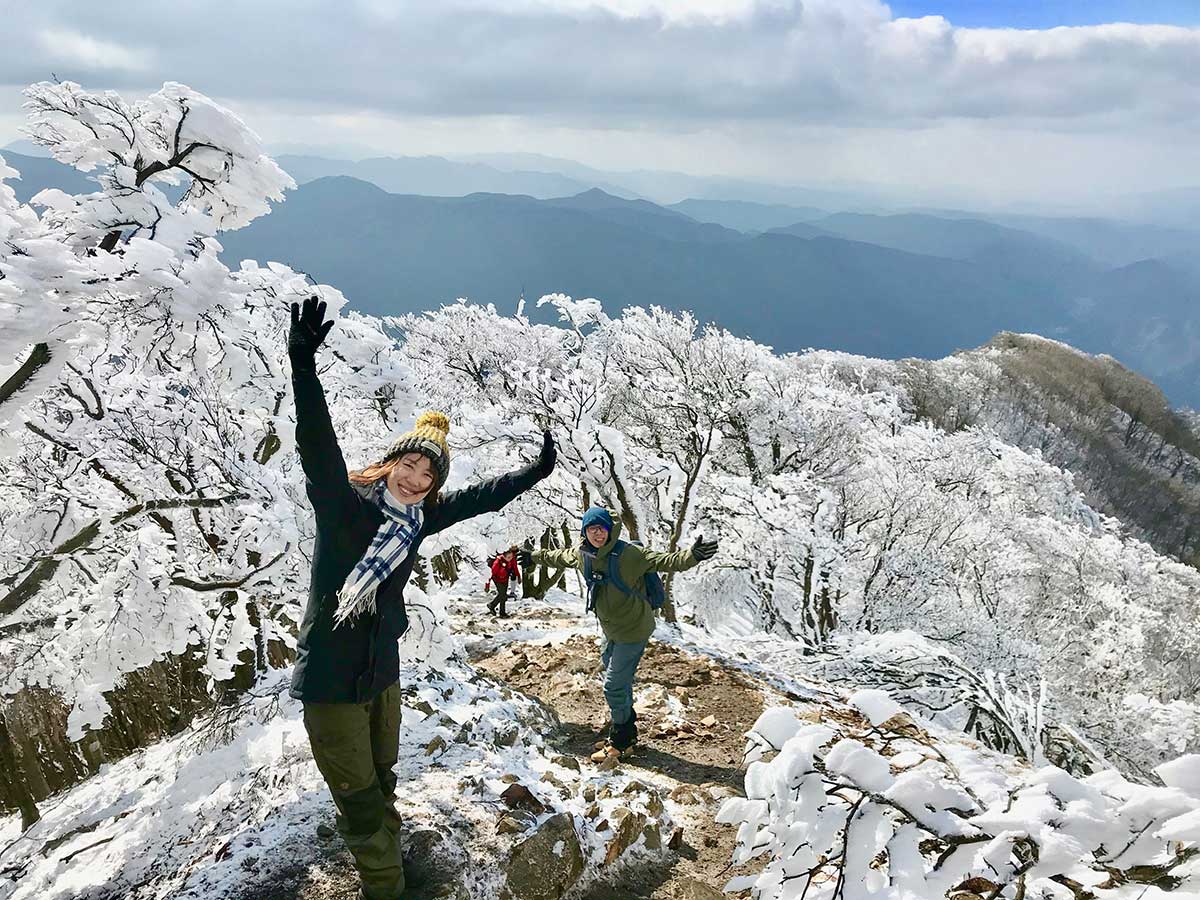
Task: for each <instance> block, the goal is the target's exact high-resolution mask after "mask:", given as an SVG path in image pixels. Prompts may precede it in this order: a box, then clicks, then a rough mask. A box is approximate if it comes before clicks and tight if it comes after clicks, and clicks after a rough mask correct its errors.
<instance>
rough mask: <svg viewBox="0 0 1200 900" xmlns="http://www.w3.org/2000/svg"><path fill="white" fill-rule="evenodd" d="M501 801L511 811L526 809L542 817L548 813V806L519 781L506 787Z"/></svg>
mask: <svg viewBox="0 0 1200 900" xmlns="http://www.w3.org/2000/svg"><path fill="white" fill-rule="evenodd" d="M500 799H501V800H503V801H504V802H505V803H506V804H507V805H508V806H509V807H510V808H511V809H526V810H529V812H531V813H533V814H534V815H541V814H542V813H544V812H545V811H546V805H545V804H544V803H542V801H541V800H539V799H538V798H537V797H535V796H534V795H533V792H532V791H530V790H529V788H527V787H525V785H523V784H521V782H519V781H514V782H513V783H512V784H510V785H509V786H508V787H506V788H505V789H504V792H503V793H502V794H501V795H500Z"/></svg>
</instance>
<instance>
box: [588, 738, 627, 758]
mask: <svg viewBox="0 0 1200 900" xmlns="http://www.w3.org/2000/svg"><path fill="white" fill-rule="evenodd" d="M620 755H621V751H620V750H618V749H617V748H616V747H614V746H613V745H612V744H610V743H609V742H608V741H601V742H600V744H599V745H598V746H597V748H596V752H595V753H593V754H592V755H591V760H592V762H594V763H602V762H604V761H605V760H606V759H608V758H609V757H610V756H620Z"/></svg>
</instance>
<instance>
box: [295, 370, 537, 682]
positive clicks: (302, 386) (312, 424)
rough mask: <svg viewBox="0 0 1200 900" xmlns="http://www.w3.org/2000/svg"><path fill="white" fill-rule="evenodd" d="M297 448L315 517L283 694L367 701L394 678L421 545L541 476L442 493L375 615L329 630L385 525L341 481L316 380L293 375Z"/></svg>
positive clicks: (304, 373)
mask: <svg viewBox="0 0 1200 900" xmlns="http://www.w3.org/2000/svg"><path fill="white" fill-rule="evenodd" d="M292 389H293V391H294V392H295V396H296V448H297V450H299V452H300V465H301V467H302V468H303V469H304V486H305V490H306V492H307V493H308V499H309V501H310V502H311V503H312V508H313V512H314V513H315V515H316V524H317V535H316V543H315V545H314V547H313V558H312V579H311V582H310V585H309V592H308V605H307V607H306V608H305V611H304V619H303V621H302V622H301V623H300V635H299V638H298V640H297V642H296V668H295V671H294V672H293V674H292V687H291V695H292V696H293V697H296V698H298V699H300V700H303V701H305V702H306V703H369V702H370V701H371V700H373V699H374V698H375V697H377V696H378V695H379V694H381V693H383V691H384V690H386V689H387V688H388V687H390V686H391V685H393V684H395V683H396V681H397V680H398V679H399V677H400V648H399V645H398V641H399V638H400V636H401V635H402V634H404V632H405V630H406V629H407V628H408V616H407V615H406V613H405V610H404V586H405V584H407V583H408V577H409V575H410V574H411V573H412V569H413V564H414V563H415V562H416V560H417V552H418V550H419V549H420V546H421V541H422V540H423V539H424V538H426V537H428V536H429V535H432V534H437V533H438V532H439V531H442V530H443V529H445V528H449V527H450V526H451V525H454V524H456V523H457V522H461V521H462V520H463V519H469V518H471V517H472V516H477V515H479V514H480V513H485V512H496V511H498V510H500V509H501V508H502V507H504V506H505V504H507V503H509V502H510V501H511V500H513V499H515V498H516V497H517V496H519V495H520V494H521V493H523V492H524V491H527V490H528V489H529V488H531V487H533V486H534V485H535V484H537V482H538V481H540V480H541V479H542V478H544V477H545V476H546V475H548V474H549V472H543V471H541V469H540V467H539V464H538V462H536V461H535V462H534V463H532V464H531V465H529V466H526V467H525V468H523V469H520V470H518V471H516V472H510V473H509V474H507V475H502V476H500V477H499V478H493V479H491V480H490V481H484V482H481V483H479V484H474V485H471V486H470V487H466V488H463V489H462V490H460V491H450V492H449V493H446V494H443V495H442V496H441V497H440V498H439V499H438V501H437V502H436V503H434V504H432V505H430V506H428V507H427V508H426V509H425V521H424V524H423V525H422V527H421V530H420V531H419V532H418V533H417V536H416V537H415V538H414V539H413V542H412V546H411V548H410V550H409V553H408V556H407V557H406V558H405V559H404V561H403V562H402V563H401V564H400V565H399V566H398V567H397V568H396V570H395V571H394V572H392V574H391V575H390V576H388V578H387V579H386V580H385V581H384V582H383V583H382V584H381V585H380V586H379V588H378V592H377V594H376V603H375V605H376V611H375V613H374V615H365V614H364V615H362V616H359V617H358V618H356V619H353V620H350V621H347V622H345V623H344V624H342V625H339V626H337V627H336V628H335V627H334V624H333V614H334V611H335V610H336V608H337V593H338V590H340V589H341V586H342V583H343V582H344V581H345V580H346V576H347V575H349V574H350V572H351V571H352V570H353V569H354V567H355V565H357V564H358V561H359V560H360V559H361V558H362V555H363V553H364V552H365V551H366V549H367V546H368V545H369V544H370V542H371V539H372V538H373V537H374V536H375V533H376V532H377V531H378V530H379V526H380V524H381V523H382V522H383V513H382V512H381V511H380V509H379V507H377V506H376V505H375V503H374V502H373V501H372V500H371V499H370V495H371V491H372V486H370V485H367V486H364V487H361V488H359V487H356V486H355V485H353V484H351V482H350V481H349V479H348V478H347V477H346V462H345V460H344V459H343V457H342V451H341V448H339V447H338V442H337V437H336V435H335V434H334V430H333V423H332V422H331V421H330V418H329V408H328V406H327V405H326V403H325V394H324V391H322V389H321V382H320V380H319V379H318V378H317V373H316V372H315V371H312V370H304V369H299V370H297V369H293V370H292Z"/></svg>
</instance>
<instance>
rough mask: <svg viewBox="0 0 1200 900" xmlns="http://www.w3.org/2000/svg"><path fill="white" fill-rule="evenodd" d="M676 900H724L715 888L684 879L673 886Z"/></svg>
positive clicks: (693, 879) (722, 895)
mask: <svg viewBox="0 0 1200 900" xmlns="http://www.w3.org/2000/svg"><path fill="white" fill-rule="evenodd" d="M675 897H676V900H725V895H724V894H722V893H721V892H720V891H719V890H718V889H717V888H715V887H712V886H711V885H707V884H705V883H704V882H702V881H697V880H696V879H695V878H684V879H683V880H681V881H680V882H679V884H677V885H676V886H675Z"/></svg>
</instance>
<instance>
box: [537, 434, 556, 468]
mask: <svg viewBox="0 0 1200 900" xmlns="http://www.w3.org/2000/svg"><path fill="white" fill-rule="evenodd" d="M556 462H558V450H556V449H555V447H554V438H553V436H551V434H550V432H549V431H543V432H542V452H541V453H540V454H538V459H537V463H538V472H540V473H541V475H542V477H543V478H545V477H546V476H547V475H549V474H550V473H551V472H553V471H554V464H555V463H556Z"/></svg>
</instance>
